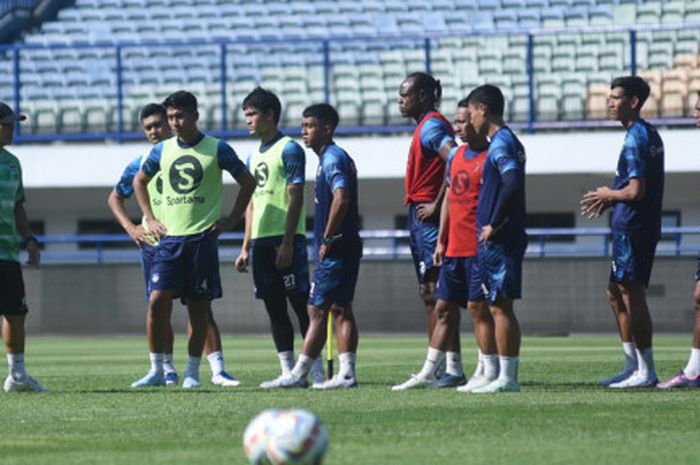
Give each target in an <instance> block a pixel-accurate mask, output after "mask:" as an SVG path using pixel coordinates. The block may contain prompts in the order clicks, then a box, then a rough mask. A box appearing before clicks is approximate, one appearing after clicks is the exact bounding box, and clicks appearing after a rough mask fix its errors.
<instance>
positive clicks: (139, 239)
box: [107, 191, 148, 247]
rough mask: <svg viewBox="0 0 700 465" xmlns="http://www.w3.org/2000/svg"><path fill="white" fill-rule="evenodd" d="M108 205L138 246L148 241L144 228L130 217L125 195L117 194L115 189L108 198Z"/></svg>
mask: <svg viewBox="0 0 700 465" xmlns="http://www.w3.org/2000/svg"><path fill="white" fill-rule="evenodd" d="M107 205H108V206H109V209H110V210H111V211H112V214H113V215H114V218H115V219H116V220H117V222H118V223H119V225H120V226H121V227H122V228H123V229H124V231H125V232H126V233H127V234H128V235H129V237H131V239H133V240H134V242H136V245H137V246H139V247H140V246H141V244H143V243H147V242H148V241H147V239H146V236H145V235H144V231H143V228H142V227H141V226H140V225H136V224H134V223H133V222H132V221H131V218H129V214H128V213H127V211H126V208H125V207H124V197H122V196H121V195H119V194H117V193H116V192H115V191H112V192H110V193H109V197H108V198H107Z"/></svg>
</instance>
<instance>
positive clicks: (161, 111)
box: [139, 103, 167, 122]
mask: <svg viewBox="0 0 700 465" xmlns="http://www.w3.org/2000/svg"><path fill="white" fill-rule="evenodd" d="M153 115H159V116H160V117H162V118H163V119H167V114H166V112H165V107H164V106H163V105H161V104H160V103H149V104H148V105H146V106H145V107H143V108H142V109H141V113H140V114H139V121H141V122H143V120H145V119H146V118H148V117H150V116H153Z"/></svg>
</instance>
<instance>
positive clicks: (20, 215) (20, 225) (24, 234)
mask: <svg viewBox="0 0 700 465" xmlns="http://www.w3.org/2000/svg"><path fill="white" fill-rule="evenodd" d="M13 213H14V216H15V225H16V226H17V233H18V234H19V235H20V237H21V238H22V239H23V240H24V241H26V243H27V252H28V253H29V260H28V261H27V263H28V264H29V265H32V266H39V264H40V263H41V253H40V252H39V244H38V243H37V242H36V239H33V238H34V235H33V234H32V230H31V229H30V228H29V219H28V218H27V211H26V210H25V209H24V203H22V202H17V203H15V208H14V212H13ZM27 239H29V240H27ZM32 239H33V240H32Z"/></svg>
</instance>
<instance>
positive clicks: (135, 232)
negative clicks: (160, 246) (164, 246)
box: [126, 225, 152, 248]
mask: <svg viewBox="0 0 700 465" xmlns="http://www.w3.org/2000/svg"><path fill="white" fill-rule="evenodd" d="M126 233H127V234H128V235H129V237H130V238H131V240H133V241H134V242H135V243H136V246H137V247H138V248H141V246H143V245H144V244H151V242H152V241H151V239H150V238H149V237H148V235H147V233H146V231H145V230H144V229H143V227H142V226H141V225H137V226H133V227H131V228H129V229H127V230H126Z"/></svg>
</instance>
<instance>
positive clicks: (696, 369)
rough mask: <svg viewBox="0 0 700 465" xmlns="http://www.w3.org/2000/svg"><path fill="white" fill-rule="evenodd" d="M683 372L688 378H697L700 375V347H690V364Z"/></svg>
mask: <svg viewBox="0 0 700 465" xmlns="http://www.w3.org/2000/svg"><path fill="white" fill-rule="evenodd" d="M683 373H685V376H687V377H688V378H695V377H696V376H697V375H700V349H696V348H695V347H693V348H692V349H690V358H689V359H688V364H687V365H686V366H685V368H684V369H683Z"/></svg>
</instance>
